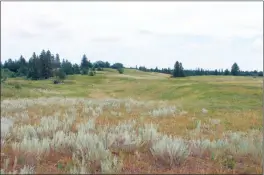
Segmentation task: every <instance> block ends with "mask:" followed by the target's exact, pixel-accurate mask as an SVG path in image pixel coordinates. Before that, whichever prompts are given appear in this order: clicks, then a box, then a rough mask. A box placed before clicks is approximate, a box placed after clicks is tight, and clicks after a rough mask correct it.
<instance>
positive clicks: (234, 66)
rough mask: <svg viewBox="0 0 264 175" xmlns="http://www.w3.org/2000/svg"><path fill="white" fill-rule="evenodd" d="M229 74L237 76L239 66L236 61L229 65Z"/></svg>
mask: <svg viewBox="0 0 264 175" xmlns="http://www.w3.org/2000/svg"><path fill="white" fill-rule="evenodd" d="M231 74H232V75H234V76H237V75H238V74H239V66H238V65H237V63H234V64H233V65H232V67H231Z"/></svg>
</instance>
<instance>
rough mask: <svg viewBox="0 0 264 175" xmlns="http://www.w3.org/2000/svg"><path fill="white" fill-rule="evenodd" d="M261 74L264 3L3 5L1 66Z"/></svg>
mask: <svg viewBox="0 0 264 175" xmlns="http://www.w3.org/2000/svg"><path fill="white" fill-rule="evenodd" d="M42 49H45V50H47V49H49V50H50V51H51V52H52V53H54V54H55V53H59V54H60V56H61V59H62V58H65V59H68V60H70V61H71V62H74V63H80V61H81V58H82V55H83V54H86V55H87V57H88V59H90V60H91V61H92V62H94V61H97V60H103V61H109V62H110V63H114V62H121V63H123V64H124V65H125V66H128V67H130V66H133V67H134V66H136V65H138V66H139V65H145V66H146V67H156V66H158V67H159V68H161V67H172V66H173V65H174V63H175V61H176V60H178V61H180V62H182V64H183V67H184V68H185V69H189V68H197V67H202V68H208V69H215V68H217V69H220V68H229V69H230V67H231V65H232V64H233V63H234V62H237V63H238V65H239V66H240V68H241V69H243V70H253V69H257V70H262V69H263V2H261V1H260V2H224V1H223V2H155V1H154V2H136V1H135V2H125V1H124V2H80V1H79V2H67V1H66V2H1V60H2V62H3V61H5V60H7V59H8V58H12V59H18V58H19V57H20V55H23V56H24V57H25V58H26V59H27V60H28V59H29V58H30V57H31V56H32V53H33V52H36V53H37V54H39V53H40V52H41V50H42Z"/></svg>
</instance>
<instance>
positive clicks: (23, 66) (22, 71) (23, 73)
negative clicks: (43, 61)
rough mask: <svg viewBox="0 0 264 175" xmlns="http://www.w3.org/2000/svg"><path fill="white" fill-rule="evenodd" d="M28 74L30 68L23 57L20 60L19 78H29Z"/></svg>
mask: <svg viewBox="0 0 264 175" xmlns="http://www.w3.org/2000/svg"><path fill="white" fill-rule="evenodd" d="M27 74H28V67H27V62H26V60H25V58H24V57H23V56H22V55H21V56H20V58H19V69H18V75H19V76H27Z"/></svg>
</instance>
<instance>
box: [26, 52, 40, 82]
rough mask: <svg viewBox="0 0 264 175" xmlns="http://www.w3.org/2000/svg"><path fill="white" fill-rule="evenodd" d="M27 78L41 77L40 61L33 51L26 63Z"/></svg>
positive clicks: (35, 78) (37, 78) (36, 78)
mask: <svg viewBox="0 0 264 175" xmlns="http://www.w3.org/2000/svg"><path fill="white" fill-rule="evenodd" d="M28 68H29V70H28V76H27V77H28V78H31V79H32V80H39V79H40V78H41V61H40V59H39V58H38V57H37V55H36V53H35V52H34V53H33V55H32V57H31V58H30V59H29V63H28Z"/></svg>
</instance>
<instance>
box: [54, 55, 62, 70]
mask: <svg viewBox="0 0 264 175" xmlns="http://www.w3.org/2000/svg"><path fill="white" fill-rule="evenodd" d="M60 67H61V61H60V55H59V54H56V56H55V68H56V69H57V68H60Z"/></svg>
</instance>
